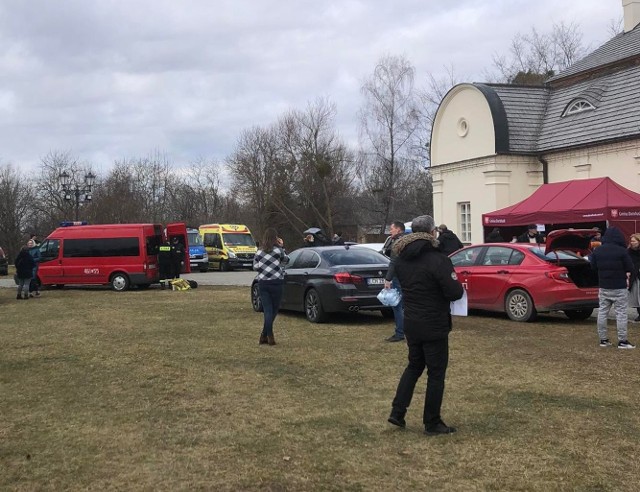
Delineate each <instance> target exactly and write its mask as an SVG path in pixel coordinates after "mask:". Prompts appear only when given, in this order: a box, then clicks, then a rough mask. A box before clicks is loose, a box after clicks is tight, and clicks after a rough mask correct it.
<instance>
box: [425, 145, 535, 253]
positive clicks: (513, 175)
mask: <svg viewBox="0 0 640 492" xmlns="http://www.w3.org/2000/svg"><path fill="white" fill-rule="evenodd" d="M431 173H432V176H433V215H434V219H435V221H436V223H438V224H439V223H444V224H446V225H447V226H448V227H449V228H450V229H451V230H453V231H454V232H455V233H456V234H458V236H461V234H460V218H459V211H458V204H459V203H460V202H469V203H470V205H471V243H472V244H476V243H482V242H484V229H483V226H482V214H484V213H487V212H493V211H494V210H498V209H500V208H504V207H507V206H509V205H512V204H514V203H516V202H519V201H520V200H524V199H525V198H527V197H528V196H529V195H531V193H533V192H534V191H535V190H536V189H537V188H538V186H540V185H541V184H542V181H543V178H542V164H541V163H540V162H538V160H537V159H535V158H534V157H523V156H508V155H494V156H489V157H484V158H478V159H470V160H467V161H462V162H454V163H451V164H445V165H441V166H435V167H432V168H431ZM461 239H462V238H461Z"/></svg>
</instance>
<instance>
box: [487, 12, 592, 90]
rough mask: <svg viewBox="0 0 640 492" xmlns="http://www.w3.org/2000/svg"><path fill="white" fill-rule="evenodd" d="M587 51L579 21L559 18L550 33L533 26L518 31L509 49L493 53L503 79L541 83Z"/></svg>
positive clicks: (511, 81) (513, 82)
mask: <svg viewBox="0 0 640 492" xmlns="http://www.w3.org/2000/svg"><path fill="white" fill-rule="evenodd" d="M584 54H585V48H584V46H583V44H582V32H581V31H580V27H579V26H578V24H575V23H569V24H565V23H564V22H560V23H558V24H554V25H553V27H552V29H551V32H549V33H541V32H539V31H538V30H536V29H535V28H531V32H530V33H528V34H522V33H519V34H517V35H516V36H515V37H514V38H513V39H512V40H511V45H510V47H509V53H508V54H502V55H498V54H496V55H494V57H493V63H494V66H495V69H496V70H497V77H498V79H499V80H500V81H501V82H505V83H509V84H527V85H541V84H543V83H544V81H545V80H546V79H547V78H549V77H551V76H553V75H555V74H557V73H558V72H561V71H562V70H564V69H565V68H567V67H569V66H570V65H572V64H574V63H575V62H576V61H578V59H580V58H581V57H582V56H583V55H584Z"/></svg>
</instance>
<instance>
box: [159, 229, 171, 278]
mask: <svg viewBox="0 0 640 492" xmlns="http://www.w3.org/2000/svg"><path fill="white" fill-rule="evenodd" d="M172 249H173V248H172V247H171V243H169V241H168V240H166V241H165V242H164V243H162V244H161V245H160V248H159V250H158V273H159V276H160V288H161V289H164V288H165V287H166V283H167V280H169V279H170V278H171V273H172V269H173V268H172V261H173V260H172V258H171V256H172V255H171V250H172Z"/></svg>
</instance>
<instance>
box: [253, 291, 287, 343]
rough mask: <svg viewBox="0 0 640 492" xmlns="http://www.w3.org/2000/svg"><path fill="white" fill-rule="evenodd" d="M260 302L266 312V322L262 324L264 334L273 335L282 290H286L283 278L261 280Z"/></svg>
mask: <svg viewBox="0 0 640 492" xmlns="http://www.w3.org/2000/svg"><path fill="white" fill-rule="evenodd" d="M258 288H259V290H260V302H261V303H262V311H263V313H264V324H263V325H262V336H263V337H268V336H273V322H274V321H275V319H276V316H277V315H278V309H280V301H281V300H282V291H283V290H284V281H283V280H259V281H258Z"/></svg>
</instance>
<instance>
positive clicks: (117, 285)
mask: <svg viewBox="0 0 640 492" xmlns="http://www.w3.org/2000/svg"><path fill="white" fill-rule="evenodd" d="M109 282H110V284H111V288H112V289H113V290H115V291H117V292H122V291H125V290H127V289H128V288H129V277H127V276H126V275H125V274H124V273H114V274H113V276H112V277H111V280H110V281H109Z"/></svg>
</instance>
